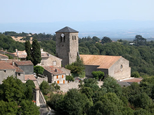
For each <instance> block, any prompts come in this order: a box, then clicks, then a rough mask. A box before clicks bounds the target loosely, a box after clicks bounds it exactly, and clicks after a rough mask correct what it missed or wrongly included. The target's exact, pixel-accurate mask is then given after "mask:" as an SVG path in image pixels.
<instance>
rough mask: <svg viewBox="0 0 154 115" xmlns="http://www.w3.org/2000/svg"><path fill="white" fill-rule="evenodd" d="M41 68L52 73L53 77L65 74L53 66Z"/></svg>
mask: <svg viewBox="0 0 154 115" xmlns="http://www.w3.org/2000/svg"><path fill="white" fill-rule="evenodd" d="M43 68H44V69H45V70H46V71H48V72H50V73H52V74H53V75H60V74H65V73H64V72H63V71H62V70H61V69H60V67H54V66H43Z"/></svg>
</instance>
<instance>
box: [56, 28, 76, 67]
mask: <svg viewBox="0 0 154 115" xmlns="http://www.w3.org/2000/svg"><path fill="white" fill-rule="evenodd" d="M56 55H57V57H59V58H61V59H62V66H65V65H67V64H71V63H73V62H75V61H76V59H77V55H78V31H76V30H74V29H72V28H69V27H64V28H62V29H61V30H59V31H57V32H56Z"/></svg>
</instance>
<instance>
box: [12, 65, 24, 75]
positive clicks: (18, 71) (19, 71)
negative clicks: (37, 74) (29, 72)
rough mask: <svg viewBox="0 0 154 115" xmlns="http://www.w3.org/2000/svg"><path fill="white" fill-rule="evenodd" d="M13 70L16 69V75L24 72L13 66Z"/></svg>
mask: <svg viewBox="0 0 154 115" xmlns="http://www.w3.org/2000/svg"><path fill="white" fill-rule="evenodd" d="M14 68H15V69H16V72H17V73H23V72H24V71H23V70H22V69H20V68H19V67H17V66H14Z"/></svg>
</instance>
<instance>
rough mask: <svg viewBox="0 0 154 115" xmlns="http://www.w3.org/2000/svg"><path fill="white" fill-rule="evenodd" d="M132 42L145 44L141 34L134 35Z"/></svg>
mask: <svg viewBox="0 0 154 115" xmlns="http://www.w3.org/2000/svg"><path fill="white" fill-rule="evenodd" d="M134 42H135V43H136V45H145V44H146V39H145V38H143V37H142V36H141V35H136V36H135V39H134Z"/></svg>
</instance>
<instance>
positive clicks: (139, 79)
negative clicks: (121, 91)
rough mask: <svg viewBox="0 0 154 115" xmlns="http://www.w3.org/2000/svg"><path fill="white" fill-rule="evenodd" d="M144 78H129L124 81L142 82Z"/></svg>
mask: <svg viewBox="0 0 154 115" xmlns="http://www.w3.org/2000/svg"><path fill="white" fill-rule="evenodd" d="M141 81H142V78H131V79H127V80H123V81H122V82H137V83H139V82H141Z"/></svg>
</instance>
